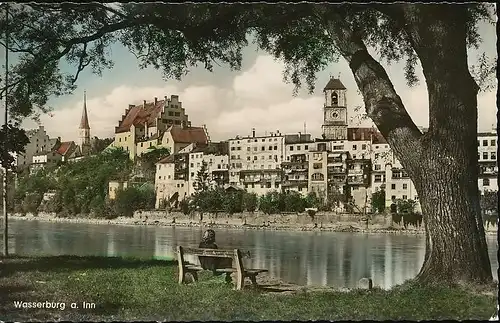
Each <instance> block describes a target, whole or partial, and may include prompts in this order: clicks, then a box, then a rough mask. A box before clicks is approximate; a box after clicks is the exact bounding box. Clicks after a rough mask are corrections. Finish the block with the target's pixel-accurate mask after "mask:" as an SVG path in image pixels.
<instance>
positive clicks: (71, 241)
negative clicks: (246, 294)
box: [9, 220, 498, 288]
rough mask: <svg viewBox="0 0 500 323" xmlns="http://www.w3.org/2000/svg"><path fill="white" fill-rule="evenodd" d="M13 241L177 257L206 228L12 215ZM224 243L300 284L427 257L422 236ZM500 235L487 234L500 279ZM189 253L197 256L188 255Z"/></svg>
mask: <svg viewBox="0 0 500 323" xmlns="http://www.w3.org/2000/svg"><path fill="white" fill-rule="evenodd" d="M9 227H10V237H9V249H10V252H11V253H13V254H20V255H28V254H30V255H63V254H66V255H68V254H71V255H99V256H140V257H146V258H152V257H175V250H176V247H177V245H184V246H197V245H198V243H199V241H200V238H201V234H202V230H203V229H201V228H167V227H165V228H164V227H145V226H113V225H92V224H80V223H49V222H38V221H16V220H12V221H11V222H10V225H9ZM216 232H217V243H218V245H219V247H221V248H222V247H224V248H241V249H243V250H249V251H250V252H251V254H252V258H251V259H244V262H245V265H246V266H251V267H253V268H267V269H269V271H270V273H271V274H272V275H273V276H275V277H278V278H281V279H282V280H284V281H288V282H292V283H297V284H301V285H321V286H326V285H328V286H338V287H354V286H356V283H357V281H358V280H359V279H360V278H362V277H368V276H369V277H372V279H373V282H374V284H375V285H378V286H381V287H383V288H389V287H391V286H393V285H396V284H400V283H402V282H403V281H404V280H406V279H409V278H412V277H414V276H415V275H416V274H417V273H418V271H419V269H420V267H421V265H422V262H423V258H424V252H425V239H424V237H423V236H410V235H408V236H407V235H388V234H351V233H336V232H279V231H258V230H230V229H217V230H216ZM495 238H496V236H487V240H488V245H489V254H490V259H491V260H492V267H493V268H494V270H493V275H494V277H495V279H498V278H497V277H498V275H497V268H498V259H497V257H496V252H497V249H498V244H497V241H496V239H495ZM186 258H187V260H188V261H192V262H197V261H198V260H197V258H196V257H193V256H189V255H187V256H186Z"/></svg>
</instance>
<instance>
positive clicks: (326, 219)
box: [9, 211, 497, 235]
mask: <svg viewBox="0 0 500 323" xmlns="http://www.w3.org/2000/svg"><path fill="white" fill-rule="evenodd" d="M9 218H10V219H15V220H39V221H47V222H66V223H90V224H114V225H154V226H168V227H172V226H176V227H212V228H232V229H250V230H251V229H260V230H280V231H329V232H353V233H354V232H359V233H395V234H397V233H399V234H424V233H425V231H424V229H423V225H422V226H420V227H415V226H413V225H408V226H407V227H406V228H405V227H404V226H403V224H402V223H392V224H391V219H390V218H389V217H384V216H382V215H375V216H371V217H370V218H368V219H367V220H366V219H363V218H362V217H361V216H359V215H346V214H340V215H339V214H334V213H326V212H324V213H319V214H317V215H315V216H314V218H312V217H310V216H308V215H303V214H285V215H265V214H262V213H257V212H256V213H253V214H251V213H247V214H237V215H228V214H218V215H217V216H214V215H207V214H205V215H204V216H203V218H201V217H200V216H199V215H195V216H193V215H184V214H182V213H177V212H171V213H167V212H164V211H163V212H162V211H138V212H135V213H134V216H133V217H131V218H124V217H118V218H115V219H109V220H108V219H96V218H89V217H71V218H61V217H57V216H56V214H53V213H52V214H51V213H39V214H38V215H37V216H34V215H33V214H30V213H28V214H27V215H24V216H22V215H20V214H14V215H11V216H10V217H9ZM486 234H488V235H494V234H495V235H496V234H497V227H496V226H495V227H493V226H489V228H488V230H486Z"/></svg>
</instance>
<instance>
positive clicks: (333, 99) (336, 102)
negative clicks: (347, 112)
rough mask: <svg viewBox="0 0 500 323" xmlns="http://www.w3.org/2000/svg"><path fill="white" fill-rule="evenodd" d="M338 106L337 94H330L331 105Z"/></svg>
mask: <svg viewBox="0 0 500 323" xmlns="http://www.w3.org/2000/svg"><path fill="white" fill-rule="evenodd" d="M338 104H339V96H338V94H337V92H333V93H332V105H338Z"/></svg>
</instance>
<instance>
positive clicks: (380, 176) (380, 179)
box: [375, 175, 382, 183]
mask: <svg viewBox="0 0 500 323" xmlns="http://www.w3.org/2000/svg"><path fill="white" fill-rule="evenodd" d="M380 182H382V175H375V183H380Z"/></svg>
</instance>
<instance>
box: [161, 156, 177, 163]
mask: <svg viewBox="0 0 500 323" xmlns="http://www.w3.org/2000/svg"><path fill="white" fill-rule="evenodd" d="M173 163H174V155H170V156H167V157H165V158H162V159H160V160H159V161H158V162H157V164H173Z"/></svg>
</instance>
